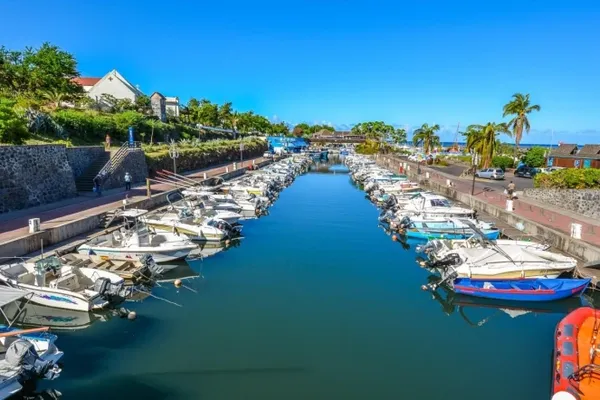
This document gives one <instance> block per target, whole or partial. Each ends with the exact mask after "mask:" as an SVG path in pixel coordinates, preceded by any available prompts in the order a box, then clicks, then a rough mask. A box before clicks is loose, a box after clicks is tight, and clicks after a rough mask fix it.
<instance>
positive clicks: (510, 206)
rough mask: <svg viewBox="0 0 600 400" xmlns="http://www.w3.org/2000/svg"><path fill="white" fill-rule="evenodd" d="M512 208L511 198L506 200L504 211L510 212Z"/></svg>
mask: <svg viewBox="0 0 600 400" xmlns="http://www.w3.org/2000/svg"><path fill="white" fill-rule="evenodd" d="M512 210H513V201H512V200H506V211H510V212H512Z"/></svg>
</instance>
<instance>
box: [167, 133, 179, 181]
mask: <svg viewBox="0 0 600 400" xmlns="http://www.w3.org/2000/svg"><path fill="white" fill-rule="evenodd" d="M169 157H171V158H172V159H173V173H174V174H176V173H177V159H178V158H179V149H178V148H177V143H175V141H174V140H171V146H169Z"/></svg>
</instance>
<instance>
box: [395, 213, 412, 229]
mask: <svg viewBox="0 0 600 400" xmlns="http://www.w3.org/2000/svg"><path fill="white" fill-rule="evenodd" d="M411 223H412V221H411V220H410V217H409V216H408V215H407V216H405V217H404V218H402V219H401V220H400V223H399V224H398V226H399V227H400V228H402V229H406V228H408V227H409V226H410V224H411Z"/></svg>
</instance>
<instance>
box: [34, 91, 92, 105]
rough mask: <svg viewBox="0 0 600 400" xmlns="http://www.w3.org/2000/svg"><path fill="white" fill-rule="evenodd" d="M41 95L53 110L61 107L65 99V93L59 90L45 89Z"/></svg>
mask: <svg viewBox="0 0 600 400" xmlns="http://www.w3.org/2000/svg"><path fill="white" fill-rule="evenodd" d="M41 97H42V98H43V99H44V100H45V101H47V104H48V106H49V108H50V109H51V110H56V109H57V108H60V107H61V104H62V103H63V102H64V101H65V98H66V95H65V93H61V92H60V91H58V90H54V89H53V90H45V91H43V92H42V93H41ZM88 99H89V97H88Z"/></svg>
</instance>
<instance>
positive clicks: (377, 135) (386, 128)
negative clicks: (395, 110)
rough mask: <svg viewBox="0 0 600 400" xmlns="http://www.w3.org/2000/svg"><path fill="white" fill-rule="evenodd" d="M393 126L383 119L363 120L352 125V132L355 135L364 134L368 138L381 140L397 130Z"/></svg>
mask: <svg viewBox="0 0 600 400" xmlns="http://www.w3.org/2000/svg"><path fill="white" fill-rule="evenodd" d="M395 131H396V130H395V129H394V127H393V126H391V125H388V124H386V123H385V122H383V121H373V122H361V123H360V124H356V125H354V126H353V127H352V129H351V132H352V133H353V134H355V135H364V136H365V137H366V138H367V139H372V140H379V141H381V140H382V139H384V138H385V137H387V136H388V135H391V134H393V133H394V132H395Z"/></svg>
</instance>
